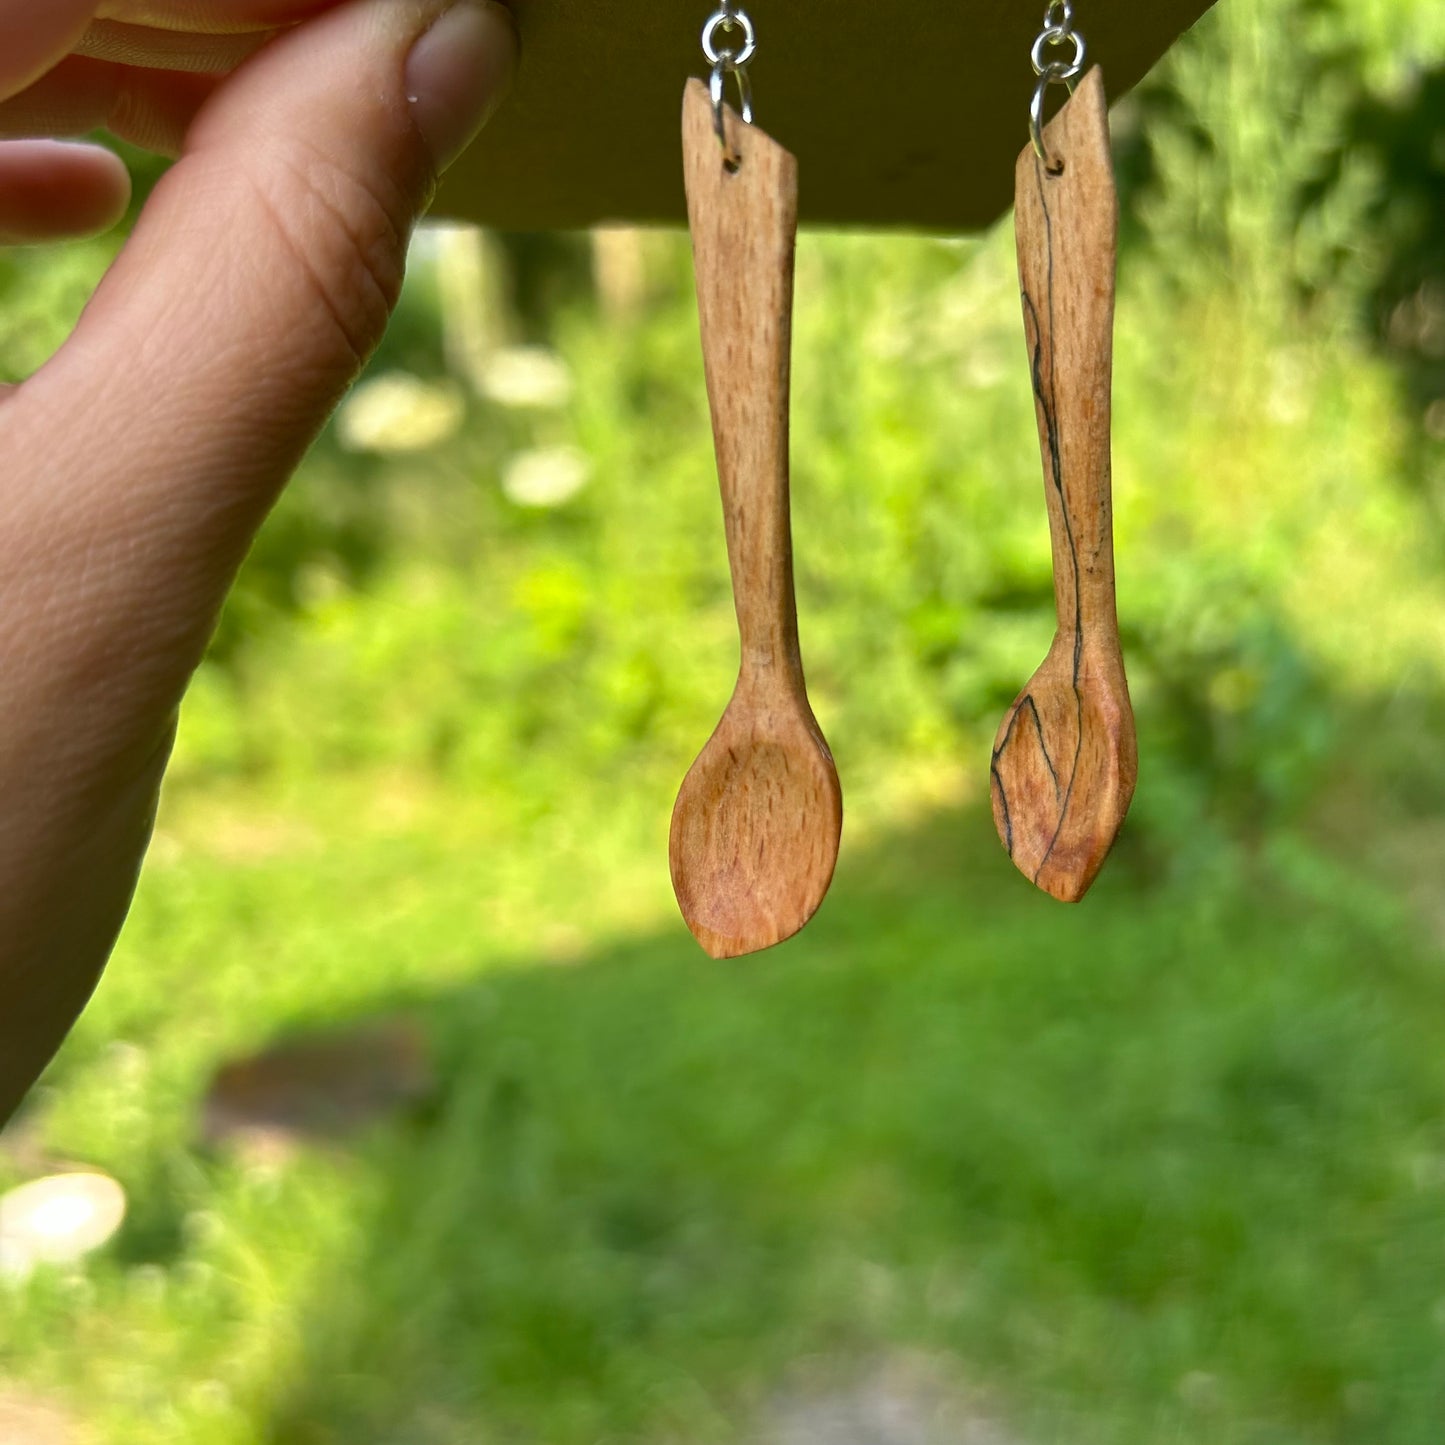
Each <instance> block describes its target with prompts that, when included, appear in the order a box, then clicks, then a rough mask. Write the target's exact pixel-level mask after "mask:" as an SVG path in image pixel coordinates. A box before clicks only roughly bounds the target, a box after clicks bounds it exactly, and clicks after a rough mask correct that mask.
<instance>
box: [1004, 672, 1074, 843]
mask: <svg viewBox="0 0 1445 1445" xmlns="http://www.w3.org/2000/svg"><path fill="white" fill-rule="evenodd" d="M1025 708H1027V709H1028V710H1029V712H1030V713H1031V714H1032V715H1033V719H1034V732H1035V733H1037V734H1038V739H1039V751H1040V752H1041V753H1042V754H1043V755H1044V765H1045V767H1047V768H1048V770H1049V776H1050V777H1051V778H1052V779H1053V780H1054V801H1055V802H1058V800H1059V775H1058V773H1057V772H1055V770H1054V760H1053V759H1052V758H1051V757H1050V756H1049V745H1048V743H1047V741H1046V740H1045V738H1044V724H1043V720H1042V719H1041V718H1040V717H1039V708H1038V704H1037V703H1036V702H1035V701H1034V698H1033V694H1032V693H1027V692H1026V693H1025V694H1024V695H1023V696H1022V697H1021V698H1020V699H1019V700H1018V702H1017V703H1016V704H1015V705H1014V710H1013V715H1012V716H1011V717H1010V718H1009V720H1008V727H1007V729H1005V731H1004V735H1003V741H1002V742H1001V743H1000V744H999V745H998V746H997V747H996V748H995V749H994V750H993V758H992V760H991V761H990V764H989V770H988V771H989V775H990V776H991V777H992V779H993V781H994V783H995V784H996V785H997V787H998V801H999V806H1000V807H1002V809H1003V828H1004V846H1005V847H1006V848H1007V849H1008V855H1009V857H1010V858H1012V857H1013V855H1014V823H1013V814H1012V813H1011V812H1010V811H1009V805H1008V789H1007V788H1006V787H1005V786H1004V781H1003V774H1002V773H1001V772H999V770H998V765H999V760H1000V759H1001V758H1002V757H1003V755H1004V754H1005V753H1006V752H1007V751H1008V746H1009V744H1010V743H1011V742H1012V741H1013V736H1014V729H1015V728H1016V727H1017V726H1018V721H1019V714H1020V713H1021V712H1023V710H1024V709H1025Z"/></svg>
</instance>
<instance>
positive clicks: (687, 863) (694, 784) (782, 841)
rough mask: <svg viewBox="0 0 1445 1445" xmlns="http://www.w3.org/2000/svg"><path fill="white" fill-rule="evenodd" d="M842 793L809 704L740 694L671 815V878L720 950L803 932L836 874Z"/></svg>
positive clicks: (698, 930) (709, 942) (728, 954)
mask: <svg viewBox="0 0 1445 1445" xmlns="http://www.w3.org/2000/svg"><path fill="white" fill-rule="evenodd" d="M842 831H843V792H842V788H841V787H840V785H839V782H838V771H837V769H836V768H835V767H834V765H833V756H832V754H831V753H830V752H829V751H828V746H827V744H826V743H825V742H824V741H823V736H822V734H821V733H820V732H819V730H818V725H817V723H816V722H815V721H814V720H813V715H812V713H811V711H810V710H809V709H808V707H807V704H806V702H804V703H802V704H801V706H797V705H794V706H792V707H789V706H787V705H786V704H785V703H781V705H775V706H772V707H768V708H764V709H759V708H758V707H757V705H756V703H755V702H754V701H753V700H750V699H748V698H746V697H745V696H743V695H742V694H741V692H740V693H738V694H734V697H733V701H732V702H731V703H729V705H728V709H727V711H726V712H725V713H724V714H723V718H722V721H721V722H720V723H719V724H718V727H717V730H716V732H714V733H713V735H712V738H711V739H710V740H709V742H708V744H707V746H706V747H705V748H704V749H703V751H702V753H701V755H700V756H699V757H698V760H697V761H696V762H695V763H694V764H693V766H692V769H691V771H690V772H689V773H688V775H687V778H686V779H685V780H684V782H683V785H682V790H681V792H680V793H679V794H678V799H677V806H676V807H675V808H674V810H673V814H672V841H671V849H670V852H671V861H672V882H673V888H674V890H675V892H676V893H677V901H678V906H679V907H680V908H681V909H682V913H683V917H684V918H685V919H686V921H687V926H688V927H689V928H690V929H691V930H692V932H693V934H694V936H695V937H696V938H697V940H698V942H699V943H701V944H702V946H703V948H704V949H706V950H707V952H708V953H710V954H711V955H712V956H713V957H714V958H735V957H738V956H739V955H741V954H745V953H754V952H756V951H758V950H759V949H763V948H771V947H772V946H773V945H774V944H777V943H782V942H783V941H784V940H785V939H788V938H791V937H792V936H793V935H794V934H795V933H797V932H798V931H799V930H800V929H801V928H802V927H803V926H804V925H805V924H806V923H807V922H808V920H809V919H810V918H812V916H813V915H814V913H816V912H817V911H818V906H819V905H820V904H821V903H822V901H823V899H824V897H825V896H826V894H827V892H828V887H829V884H830V883H831V882H832V880H833V870H834V868H835V867H836V866H837V862H838V847H839V840H840V838H841V836H842Z"/></svg>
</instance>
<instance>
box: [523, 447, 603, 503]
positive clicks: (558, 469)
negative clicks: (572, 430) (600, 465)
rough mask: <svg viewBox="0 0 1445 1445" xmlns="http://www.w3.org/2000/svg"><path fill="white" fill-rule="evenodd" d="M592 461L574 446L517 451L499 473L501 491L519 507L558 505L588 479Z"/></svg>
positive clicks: (584, 484)
mask: <svg viewBox="0 0 1445 1445" xmlns="http://www.w3.org/2000/svg"><path fill="white" fill-rule="evenodd" d="M591 477H592V463H591V461H590V460H589V459H588V457H587V455H586V453H585V452H581V451H578V449H577V448H576V447H546V448H543V449H540V450H538V451H531V452H519V453H518V454H517V455H516V456H515V457H513V458H512V459H511V461H509V462H508V463H507V467H506V470H505V471H504V472H503V473H502V491H503V492H505V493H506V496H507V499H508V500H509V501H512V502H515V503H516V504H517V506H519V507H560V506H562V505H563V504H564V503H565V502H570V501H571V500H572V498H573V497H575V496H576V495H577V493H578V492H580V491H581V490H582V488H583V487H585V486H586V485H587V483H588V482H589V481H590V480H591Z"/></svg>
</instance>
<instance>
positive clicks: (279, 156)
mask: <svg viewBox="0 0 1445 1445" xmlns="http://www.w3.org/2000/svg"><path fill="white" fill-rule="evenodd" d="M163 32H164V33H163ZM238 36H239V37H241V39H240V41H238V39H237V37H238ZM97 56H109V57H121V58H120V59H116V58H105V59H101V58H96V57H97ZM514 59H515V38H514V35H513V31H512V27H511V22H510V18H509V17H508V15H507V12H506V10H505V8H504V7H503V6H502V5H500V4H499V3H496V0H459V3H456V4H452V3H450V0H345V3H337V0H109V3H105V4H97V3H96V0H44V3H37V0H0V244H7V243H8V244H14V243H17V242H31V241H43V240H53V239H60V238H63V237H67V236H76V235H83V234H87V233H92V232H95V231H98V230H102V229H104V228H106V227H107V226H109V225H112V224H114V223H115V221H116V220H118V219H119V217H120V216H121V214H122V213H123V212H124V210H125V208H126V205H127V202H128V199H129V194H130V190H129V181H128V178H127V177H126V174H125V171H124V169H123V167H122V166H121V164H120V162H119V161H117V160H116V159H115V158H114V157H113V156H112V155H110V154H109V153H108V152H106V151H104V150H101V149H97V148H94V147H91V146H85V145H76V144H72V143H61V142H58V141H57V140H55V139H54V138H55V137H59V136H68V135H78V134H83V133H86V132H88V131H91V130H94V129H96V128H98V127H102V126H104V127H108V128H109V129H111V130H112V131H114V132H115V133H116V134H118V135H120V136H122V137H124V138H126V139H129V140H131V141H133V142H135V143H137V144H142V145H146V146H149V147H151V148H153V149H157V150H160V151H163V152H166V153H168V154H172V155H175V156H177V157H179V159H178V160H177V163H176V165H175V166H174V167H172V168H171V169H170V171H169V172H168V173H167V174H166V176H165V178H164V179H163V180H162V181H161V183H160V184H159V186H158V187H157V188H156V190H155V192H154V193H153V195H152V196H151V198H150V200H149V202H148V203H147V205H146V207H145V209H144V211H143V213H142V215H141V217H140V220H139V222H138V224H137V226H136V228H135V230H134V232H133V234H132V236H131V237H130V239H129V241H128V242H127V243H126V246H125V248H124V250H123V252H122V254H121V256H120V258H119V260H118V261H117V262H116V264H115V265H114V266H113V267H112V269H111V271H110V273H109V275H108V276H107V277H106V279H105V281H104V282H103V283H102V285H101V287H100V289H99V290H98V291H97V293H96V295H95V297H94V298H93V300H92V301H91V304H90V306H89V307H88V308H87V310H86V312H85V315H84V317H83V318H82V320H81V321H80V324H79V325H78V327H77V328H76V330H75V333H74V334H73V335H72V336H71V338H70V339H69V341H68V342H67V343H66V344H65V346H64V347H63V348H62V349H61V350H60V352H59V353H58V354H57V355H56V356H55V357H54V358H53V359H52V360H51V361H50V362H49V363H47V364H46V365H45V366H44V367H43V368H42V369H41V370H40V371H38V372H37V373H36V374H35V375H34V376H32V377H30V378H29V379H27V380H26V381H25V382H23V383H22V384H21V385H19V386H15V387H9V388H3V389H0V489H3V499H4V505H3V507H0V679H3V684H0V798H3V800H4V803H3V808H0V1122H3V1120H4V1119H5V1118H6V1117H8V1115H9V1114H10V1113H11V1112H13V1110H14V1108H15V1107H16V1106H17V1105H18V1103H19V1101H20V1100H21V1098H22V1097H23V1096H24V1094H25V1092H26V1090H27V1089H28V1088H29V1087H30V1086H31V1085H32V1084H33V1083H34V1081H35V1079H36V1078H37V1077H38V1076H39V1074H40V1072H41V1071H42V1070H43V1068H44V1067H45V1065H46V1064H47V1063H48V1062H49V1060H50V1059H51V1057H52V1056H53V1054H54V1053H55V1050H56V1049H57V1048H58V1047H59V1045H60V1042H61V1041H62V1040H63V1038H64V1036H65V1034H66V1033H67V1031H68V1030H69V1029H70V1027H71V1026H72V1024H73V1023H74V1021H75V1019H76V1018H77V1016H78V1015H79V1013H80V1011H81V1009H82V1008H83V1007H84V1005H85V1003H86V1000H87V999H88V998H89V996H90V994H91V992H92V990H93V989H94V987H95V984H96V982H97V980H98V979H99V977H100V974H101V970H102V969H103V968H104V966H105V963H106V960H107V958H108V957H109V955H110V952H111V949H112V948H113V946H114V943H115V939H116V937H117V935H118V933H119V931H120V928H121V925H122V923H123V921H124V918H125V915H126V912H127V910H128V908H129V906H130V901H131V897H132V894H133V891H134V888H135V882H136V878H137V875H138V872H139V869H140V864H141V861H142V858H143V856H144V853H145V849H146V846H147V843H148V841H149V838H150V833H151V827H152V822H153V819H154V814H155V805H156V798H157V795H158V793H159V789H160V784H161V779H162V776H163V773H164V771H165V767H166V763H167V761H168V759H169V756H170V750H171V744H172V740H173V737H174V732H175V722H176V717H177V712H178V709H179V706H180V703H181V699H182V696H183V694H184V692H185V689H186V686H187V684H188V683H189V681H190V678H191V676H192V674H193V672H194V670H195V668H196V666H197V664H198V663H199V661H200V659H201V656H202V654H203V652H204V650H205V647H206V644H207V642H208V641H209V639H210V636H211V634H212V631H213V629H214V626H215V620H216V616H217V613H218V612H219V610H220V607H221V604H222V602H223V601H224V598H225V595H226V592H227V590H228V589H229V588H230V586H231V584H232V582H233V581H234V578H235V575H236V572H237V569H238V568H239V566H240V564H241V561H242V560H243V558H244V557H245V555H246V552H247V551H248V549H249V547H250V544H251V541H252V538H253V537H254V535H255V532H256V530H257V528H258V527H259V526H260V525H261V523H262V522H263V521H264V519H265V517H266V515H267V513H268V512H269V511H270V509H271V507H272V506H273V505H274V503H275V501H276V498H277V496H278V495H279V494H280V492H281V490H282V488H283V487H284V486H285V485H286V483H287V481H288V480H289V479H290V477H291V474H292V472H293V471H294V470H295V468H296V465H297V463H298V462H299V461H300V459H301V457H302V456H303V455H304V453H305V451H306V449H307V448H308V447H309V446H310V444H311V442H312V441H313V440H314V439H315V436H316V434H317V432H318V431H319V430H320V428H321V426H322V425H323V424H324V422H325V419H326V417H327V416H328V415H329V414H330V413H331V411H332V410H333V409H334V407H335V406H336V404H337V402H338V401H339V400H340V398H341V397H342V395H343V394H344V393H345V391H346V389H347V387H348V386H349V385H350V384H351V383H352V382H353V381H354V380H355V378H356V376H357V374H358V372H359V371H360V369H361V367H362V366H363V364H364V363H365V361H366V359H367V357H368V356H369V355H370V354H371V352H372V351H374V349H375V347H376V345H377V343H378V342H379V341H380V339H381V336H382V333H383V331H384V330H385V327H386V324H387V321H388V320H389V317H390V314H391V311H392V309H393V307H394V306H395V303H396V299H397V296H398V294H399V291H400V286H401V280H402V275H403V271H404V267H405V256H406V247H407V243H408V240H409V238H410V235H411V232H412V230H413V228H414V226H415V223H416V220H417V218H418V217H419V216H420V215H421V214H422V213H423V211H424V210H425V208H426V205H427V204H428V202H429V200H430V197H431V195H432V193H433V190H434V186H435V182H436V177H437V175H438V173H439V172H440V171H441V170H442V169H444V168H445V166H446V165H447V164H448V163H449V162H450V161H451V160H452V159H454V158H455V156H456V155H457V153H458V152H459V151H460V150H461V149H462V148H463V147H464V145H465V144H466V143H467V142H468V141H469V140H470V139H471V138H472V137H473V136H474V135H475V134H476V132H477V131H478V130H479V129H480V128H481V126H482V125H483V124H484V123H485V120H486V119H487V117H488V116H489V114H490V112H491V110H492V109H493V108H494V106H495V105H496V104H497V102H498V101H499V100H500V99H501V97H502V95H503V93H504V92H505V89H506V86H507V83H508V80H509V78H510V74H511V69H512V66H513V63H514ZM161 64H165V65H170V66H173V67H183V68H179V69H172V70H164V69H160V68H157V67H158V66H159V65H161ZM236 67H239V68H236ZM17 137H25V139H17Z"/></svg>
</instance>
